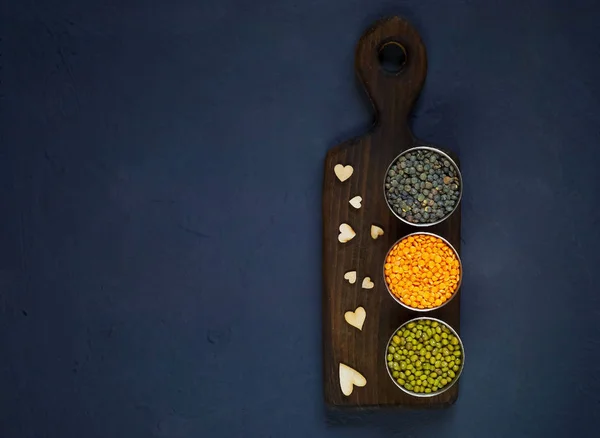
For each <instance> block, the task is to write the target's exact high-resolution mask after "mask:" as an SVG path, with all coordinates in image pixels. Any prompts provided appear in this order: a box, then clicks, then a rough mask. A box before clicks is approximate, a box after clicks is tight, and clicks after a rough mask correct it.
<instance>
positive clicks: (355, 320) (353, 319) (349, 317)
mask: <svg viewBox="0 0 600 438" xmlns="http://www.w3.org/2000/svg"><path fill="white" fill-rule="evenodd" d="M366 317H367V311H366V310H365V309H364V307H362V306H361V307H357V308H356V310H355V311H354V312H351V311H348V312H346V313H344V319H345V320H346V322H347V323H348V324H350V325H351V326H352V327H356V328H357V329H359V330H362V328H363V324H364V323H365V319H366Z"/></svg>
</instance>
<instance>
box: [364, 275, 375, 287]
mask: <svg viewBox="0 0 600 438" xmlns="http://www.w3.org/2000/svg"><path fill="white" fill-rule="evenodd" d="M362 287H363V289H373V288H374V287H375V283H373V282H372V281H371V277H365V278H364V280H363V281H362Z"/></svg>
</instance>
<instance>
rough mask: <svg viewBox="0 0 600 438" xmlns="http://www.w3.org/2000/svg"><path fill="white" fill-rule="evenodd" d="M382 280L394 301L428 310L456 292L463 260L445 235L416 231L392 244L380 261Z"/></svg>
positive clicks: (440, 305) (421, 310)
mask: <svg viewBox="0 0 600 438" xmlns="http://www.w3.org/2000/svg"><path fill="white" fill-rule="evenodd" d="M383 280H384V283H385V286H386V289H387V290H388V292H389V294H390V296H391V297H392V298H393V299H394V300H395V301H396V302H397V303H399V304H401V305H402V306H404V307H406V308H407V309H410V310H414V311H417V312H429V311H432V310H437V309H439V308H441V307H444V306H445V305H446V304H448V303H449V302H450V301H451V300H452V299H453V298H454V297H455V296H456V292H457V291H458V289H459V288H460V284H461V282H462V263H461V260H460V256H459V255H458V252H457V251H456V249H454V247H453V246H452V245H451V244H450V242H448V241H447V240H446V239H444V238H443V237H440V236H438V235H436V234H433V233H428V232H423V231H419V232H416V233H412V234H409V235H407V236H404V237H403V238H401V239H400V240H398V241H397V242H396V243H394V244H393V245H392V247H391V248H390V250H389V251H388V253H387V254H386V256H385V260H384V263H383Z"/></svg>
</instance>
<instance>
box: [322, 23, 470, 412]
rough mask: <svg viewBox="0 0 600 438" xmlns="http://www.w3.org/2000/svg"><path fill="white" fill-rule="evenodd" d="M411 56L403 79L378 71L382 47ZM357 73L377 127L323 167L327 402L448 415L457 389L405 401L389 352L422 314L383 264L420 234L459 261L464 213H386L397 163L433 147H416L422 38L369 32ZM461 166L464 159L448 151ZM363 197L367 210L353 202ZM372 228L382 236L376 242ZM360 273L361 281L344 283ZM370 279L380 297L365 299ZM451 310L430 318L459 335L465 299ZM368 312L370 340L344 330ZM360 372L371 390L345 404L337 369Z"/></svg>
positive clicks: (337, 150) (406, 29) (407, 32)
mask: <svg viewBox="0 0 600 438" xmlns="http://www.w3.org/2000/svg"><path fill="white" fill-rule="evenodd" d="M389 44H392V45H395V48H396V49H397V48H398V47H399V46H398V44H399V45H400V47H402V48H403V50H404V53H405V54H406V60H405V63H404V65H403V67H402V69H401V71H399V72H398V73H389V72H388V71H386V70H384V68H383V67H382V64H381V63H380V61H379V58H380V51H381V50H382V47H384V46H385V47H387V48H389V47H390V46H389ZM355 69H356V73H357V74H358V77H359V79H360V80H361V81H362V83H363V84H364V87H365V90H366V92H367V94H368V95H369V97H370V99H371V101H372V103H373V106H374V108H375V111H376V114H377V118H376V122H375V124H374V126H373V128H372V129H371V131H370V132H368V133H367V134H365V135H364V136H362V137H360V138H356V139H353V140H349V141H346V142H344V143H342V144H340V145H338V146H336V147H334V148H333V149H331V150H330V151H329V152H328V154H327V158H326V160H325V177H324V184H323V285H324V288H323V309H322V311H323V362H324V363H323V366H324V370H323V371H324V389H325V402H326V404H327V405H328V406H330V407H343V406H348V407H383V406H405V407H415V408H417V407H423V408H427V407H444V406H449V405H451V404H453V403H454V402H455V401H456V399H457V397H458V383H457V384H455V385H454V386H452V387H451V388H450V389H449V390H448V391H446V392H445V393H443V394H441V395H439V396H435V397H431V398H418V397H413V396H410V395H408V394H405V393H404V392H403V391H401V390H400V389H399V388H398V387H397V386H396V385H395V384H394V382H393V381H392V380H391V379H390V377H389V376H388V373H387V371H386V360H385V354H384V353H385V348H386V343H387V341H388V339H389V338H390V335H391V334H392V332H393V331H394V330H395V329H396V328H398V327H399V326H400V325H401V324H402V323H404V322H405V321H407V320H409V319H412V318H414V317H416V316H423V315H422V314H417V313H416V312H412V311H410V310H408V309H405V308H404V307H402V306H400V305H399V304H397V303H396V302H395V301H394V300H393V299H392V297H391V296H390V295H389V293H388V292H387V290H386V288H385V285H384V280H383V274H382V272H383V260H384V258H385V255H386V253H387V251H388V249H389V248H390V247H391V246H392V245H393V243H394V242H396V241H397V240H398V239H399V238H401V237H403V236H404V235H406V234H409V233H411V232H414V231H418V230H421V231H429V232H433V233H436V234H438V235H440V236H442V237H445V238H446V239H447V240H448V241H449V242H450V243H451V244H452V245H453V246H454V247H455V248H456V250H457V251H460V221H461V212H460V205H459V207H458V209H457V210H456V211H455V212H454V214H453V215H451V216H450V218H448V219H446V220H445V221H444V222H442V223H441V224H438V225H435V226H433V227H427V228H416V227H412V226H410V225H407V224H404V223H403V222H401V221H400V220H398V219H397V218H396V217H395V216H394V215H393V214H392V212H391V211H390V210H389V209H388V207H387V205H386V202H385V199H384V193H383V180H384V175H385V172H386V169H387V167H388V165H389V164H390V162H391V161H392V160H393V159H394V158H395V157H396V156H397V155H398V154H400V153H401V152H402V151H404V150H405V149H408V148H410V147H413V146H417V145H423V144H428V143H426V142H423V141H419V140H417V139H416V138H415V137H414V136H413V134H412V132H411V130H410V128H409V126H408V115H409V112H410V111H411V108H412V106H413V104H414V102H415V100H416V99H417V97H418V95H419V93H420V91H421V87H422V85H423V82H424V81H425V76H426V72H427V58H426V52H425V47H424V45H423V42H422V41H421V38H420V36H419V34H418V33H417V31H416V30H415V29H414V28H413V27H412V26H411V25H410V24H409V23H408V22H407V21H406V20H405V19H403V18H400V17H391V18H386V19H384V20H381V21H378V22H376V23H375V24H374V25H373V26H372V27H371V28H370V29H368V30H367V31H366V32H365V33H364V34H363V36H362V37H361V39H360V41H359V42H358V45H357V48H356V60H355ZM433 146H434V147H437V148H438V149H442V150H444V152H446V153H448V154H449V155H450V156H451V157H452V158H453V159H454V161H455V162H456V163H457V164H458V163H459V162H458V159H457V157H456V156H455V155H454V154H453V153H452V152H451V151H448V150H445V149H443V148H441V147H440V146H436V145H433ZM337 164H342V165H344V166H346V165H350V166H352V167H353V173H352V175H351V176H350V177H349V178H348V179H347V180H345V181H343V182H342V181H340V179H338V177H337V176H336V175H335V173H334V167H335V166H336V165H337ZM355 196H360V197H362V205H361V207H360V208H359V209H356V208H354V207H352V206H351V205H350V204H349V200H350V199H351V198H354V197H355ZM343 223H345V224H348V225H350V226H351V227H352V228H353V230H354V231H355V232H356V236H355V237H354V238H353V239H352V240H350V241H349V242H347V243H340V242H339V241H338V234H339V233H340V231H339V227H340V225H341V224H343ZM371 225H376V226H379V227H381V228H382V229H383V230H384V234H383V235H382V236H379V237H378V238H377V239H372V238H371V234H370V229H371ZM348 271H356V273H357V280H356V282H355V283H354V284H350V283H349V282H348V281H347V280H345V279H344V274H345V273H346V272H348ZM365 277H370V279H371V280H372V282H373V283H374V287H373V288H372V289H363V288H362V281H363V279H364V278H365ZM456 293H457V294H458V296H456V297H455V298H454V299H452V301H451V302H450V303H448V305H446V306H444V307H442V308H441V309H439V310H436V311H433V312H428V313H427V314H426V315H428V316H433V317H435V318H439V319H441V320H443V321H445V322H447V323H448V324H450V325H451V326H452V327H453V328H454V329H455V330H456V331H457V332H458V331H459V329H460V327H459V323H460V290H459V291H457V292H456ZM359 306H362V307H364V309H365V310H366V314H367V315H366V319H365V322H364V326H363V328H362V331H360V330H358V329H356V328H354V327H352V326H350V325H349V324H348V323H347V322H346V321H345V320H344V313H345V312H346V311H349V310H351V311H354V310H355V309H356V308H357V307H359ZM340 362H341V363H344V364H346V365H348V366H350V367H352V368H354V369H355V370H357V371H359V372H360V373H361V374H362V375H363V376H364V377H365V378H366V380H367V384H366V385H365V386H364V387H354V390H353V392H352V394H351V395H350V396H345V395H344V394H342V391H341V389H340V382H339V364H340Z"/></svg>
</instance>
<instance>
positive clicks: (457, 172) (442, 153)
mask: <svg viewBox="0 0 600 438" xmlns="http://www.w3.org/2000/svg"><path fill="white" fill-rule="evenodd" d="M417 150H427V151H433V152H436V153H438V154H439V155H441V156H442V157H444V158H445V159H446V160H448V161H450V164H452V166H454V169H455V170H456V174H457V175H458V189H459V193H458V200H457V201H456V204H455V205H454V208H453V209H452V211H451V212H449V213H448V214H446V215H445V216H444V217H442V218H441V219H438V220H436V221H435V222H428V223H423V224H418V223H414V222H409V221H407V220H406V219H404V218H403V217H402V216H400V215H399V214H398V213H397V212H396V211H395V210H394V209H393V208H392V206H391V205H390V203H389V201H388V198H387V191H386V188H385V184H386V181H385V180H386V178H387V175H388V172H389V171H390V168H391V167H392V166H393V165H394V164H395V163H396V162H397V161H398V159H400V157H401V156H403V155H406V154H407V153H409V152H414V151H417ZM462 194H463V180H462V174H461V173H460V169H459V168H458V166H457V165H456V163H455V162H454V160H453V159H452V158H450V156H449V155H448V154H447V153H445V152H443V151H441V150H440V149H437V148H434V147H432V146H415V147H412V148H410V149H407V150H405V151H404V152H402V153H401V154H400V155H398V156H396V158H394V159H393V160H392V162H391V163H390V165H389V166H388V167H387V169H386V170H385V175H384V176H383V198H384V199H385V203H386V205H387V206H388V208H389V209H390V211H391V212H392V213H393V214H394V216H396V217H397V218H398V219H400V220H401V221H402V222H404V223H405V224H408V225H412V226H414V227H431V226H433V225H437V224H439V223H441V222H444V221H445V220H446V219H448V218H449V217H450V216H452V213H454V212H455V211H456V209H457V208H458V206H459V205H460V201H461V200H462Z"/></svg>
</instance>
